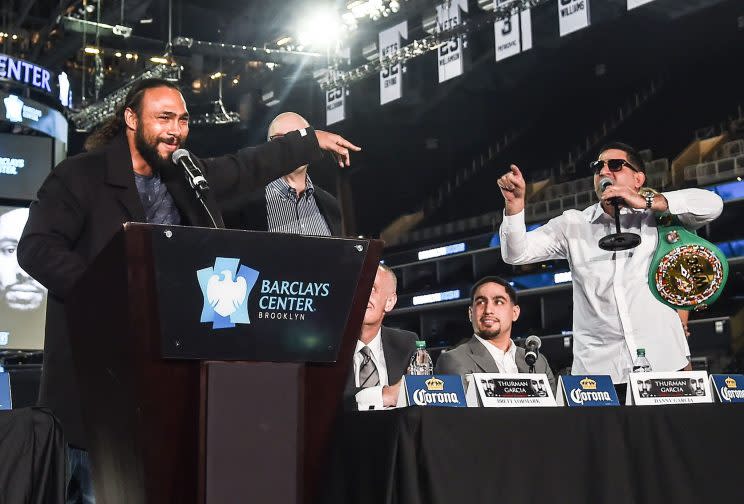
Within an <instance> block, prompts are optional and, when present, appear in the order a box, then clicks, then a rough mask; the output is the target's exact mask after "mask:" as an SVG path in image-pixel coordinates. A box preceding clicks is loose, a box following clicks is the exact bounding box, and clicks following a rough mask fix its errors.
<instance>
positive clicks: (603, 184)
mask: <svg viewBox="0 0 744 504" xmlns="http://www.w3.org/2000/svg"><path fill="white" fill-rule="evenodd" d="M176 152H178V151H176ZM611 185H612V179H611V178H610V177H603V178H602V179H601V180H600V181H599V192H605V191H606V190H607V188H608V187H610V186H611Z"/></svg>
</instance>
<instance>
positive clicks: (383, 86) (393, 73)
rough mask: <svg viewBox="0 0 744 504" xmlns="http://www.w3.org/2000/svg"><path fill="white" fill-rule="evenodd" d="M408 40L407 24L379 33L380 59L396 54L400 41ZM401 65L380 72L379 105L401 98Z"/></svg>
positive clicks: (403, 23)
mask: <svg viewBox="0 0 744 504" xmlns="http://www.w3.org/2000/svg"><path fill="white" fill-rule="evenodd" d="M407 38H408V22H407V21H403V22H402V23H400V24H397V25H395V26H393V27H392V28H388V29H387V30H383V31H381V32H380V38H379V46H378V47H379V48H380V59H382V58H385V57H386V56H388V55H390V54H394V53H396V52H398V50H399V49H400V48H401V43H402V40H401V39H407ZM402 69H403V65H401V64H400V63H398V64H397V65H392V66H385V67H383V68H382V70H381V71H380V105H385V104H386V103H388V102H391V101H393V100H397V99H398V98H400V97H401V96H403V78H402V77H403V75H402V73H403V72H402Z"/></svg>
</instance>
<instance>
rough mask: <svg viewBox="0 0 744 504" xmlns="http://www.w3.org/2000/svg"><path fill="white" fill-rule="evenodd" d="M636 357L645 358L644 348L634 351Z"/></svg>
mask: <svg viewBox="0 0 744 504" xmlns="http://www.w3.org/2000/svg"><path fill="white" fill-rule="evenodd" d="M636 355H637V356H638V357H645V356H646V349H645V348H639V349H638V350H636Z"/></svg>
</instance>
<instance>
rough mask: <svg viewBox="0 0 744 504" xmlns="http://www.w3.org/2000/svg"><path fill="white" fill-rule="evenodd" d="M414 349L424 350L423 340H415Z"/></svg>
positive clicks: (424, 343) (424, 342)
mask: <svg viewBox="0 0 744 504" xmlns="http://www.w3.org/2000/svg"><path fill="white" fill-rule="evenodd" d="M416 348H426V341H424V340H417V341H416Z"/></svg>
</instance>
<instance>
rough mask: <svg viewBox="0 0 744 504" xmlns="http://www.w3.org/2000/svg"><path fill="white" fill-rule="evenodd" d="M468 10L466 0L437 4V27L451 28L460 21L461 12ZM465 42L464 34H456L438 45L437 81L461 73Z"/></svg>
mask: <svg viewBox="0 0 744 504" xmlns="http://www.w3.org/2000/svg"><path fill="white" fill-rule="evenodd" d="M467 11H468V2H467V0H448V1H445V2H443V3H441V4H439V5H437V27H438V30H439V31H440V32H442V31H447V30H451V29H452V28H454V27H455V26H458V25H459V24H460V23H461V22H462V13H463V12H467ZM466 44H467V40H466V36H465V35H457V36H455V37H452V38H451V39H449V40H447V41H443V42H442V44H441V45H440V46H439V50H438V52H437V54H438V58H437V60H438V64H439V82H444V81H446V80H449V79H452V78H453V77H457V76H458V75H462V73H463V70H464V64H463V49H464V48H465V45H466Z"/></svg>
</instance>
